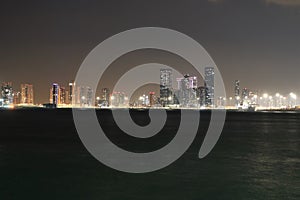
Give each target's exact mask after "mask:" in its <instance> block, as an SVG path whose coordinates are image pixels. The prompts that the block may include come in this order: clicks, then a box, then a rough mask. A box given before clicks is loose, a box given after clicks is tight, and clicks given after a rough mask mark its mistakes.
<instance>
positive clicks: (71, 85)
mask: <svg viewBox="0 0 300 200" xmlns="http://www.w3.org/2000/svg"><path fill="white" fill-rule="evenodd" d="M68 98H69V104H72V105H73V104H75V83H74V82H73V81H71V82H70V83H69V95H68Z"/></svg>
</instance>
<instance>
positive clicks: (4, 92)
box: [1, 82, 13, 106]
mask: <svg viewBox="0 0 300 200" xmlns="http://www.w3.org/2000/svg"><path fill="white" fill-rule="evenodd" d="M1 96H2V105H3V106H10V105H12V104H13V88H12V83H11V82H8V83H2V86H1Z"/></svg>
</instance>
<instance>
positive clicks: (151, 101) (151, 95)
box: [149, 92, 155, 107]
mask: <svg viewBox="0 0 300 200" xmlns="http://www.w3.org/2000/svg"><path fill="white" fill-rule="evenodd" d="M149 104H150V107H153V106H154V105H155V92H149Z"/></svg>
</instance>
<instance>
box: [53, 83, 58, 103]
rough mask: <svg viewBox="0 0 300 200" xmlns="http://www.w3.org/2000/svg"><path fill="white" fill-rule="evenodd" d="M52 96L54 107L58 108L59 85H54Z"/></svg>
mask: <svg viewBox="0 0 300 200" xmlns="http://www.w3.org/2000/svg"><path fill="white" fill-rule="evenodd" d="M51 94H52V104H53V105H54V107H57V105H58V104H59V102H58V101H59V85H58V84H57V83H53V84H52V89H51Z"/></svg>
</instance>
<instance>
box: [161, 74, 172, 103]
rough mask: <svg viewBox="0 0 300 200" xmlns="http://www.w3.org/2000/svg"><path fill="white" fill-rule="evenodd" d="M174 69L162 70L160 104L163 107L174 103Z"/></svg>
mask: <svg viewBox="0 0 300 200" xmlns="http://www.w3.org/2000/svg"><path fill="white" fill-rule="evenodd" d="M172 80H173V73H172V69H161V70H160V102H161V104H162V106H166V105H168V104H171V103H172V99H173V98H172Z"/></svg>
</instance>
